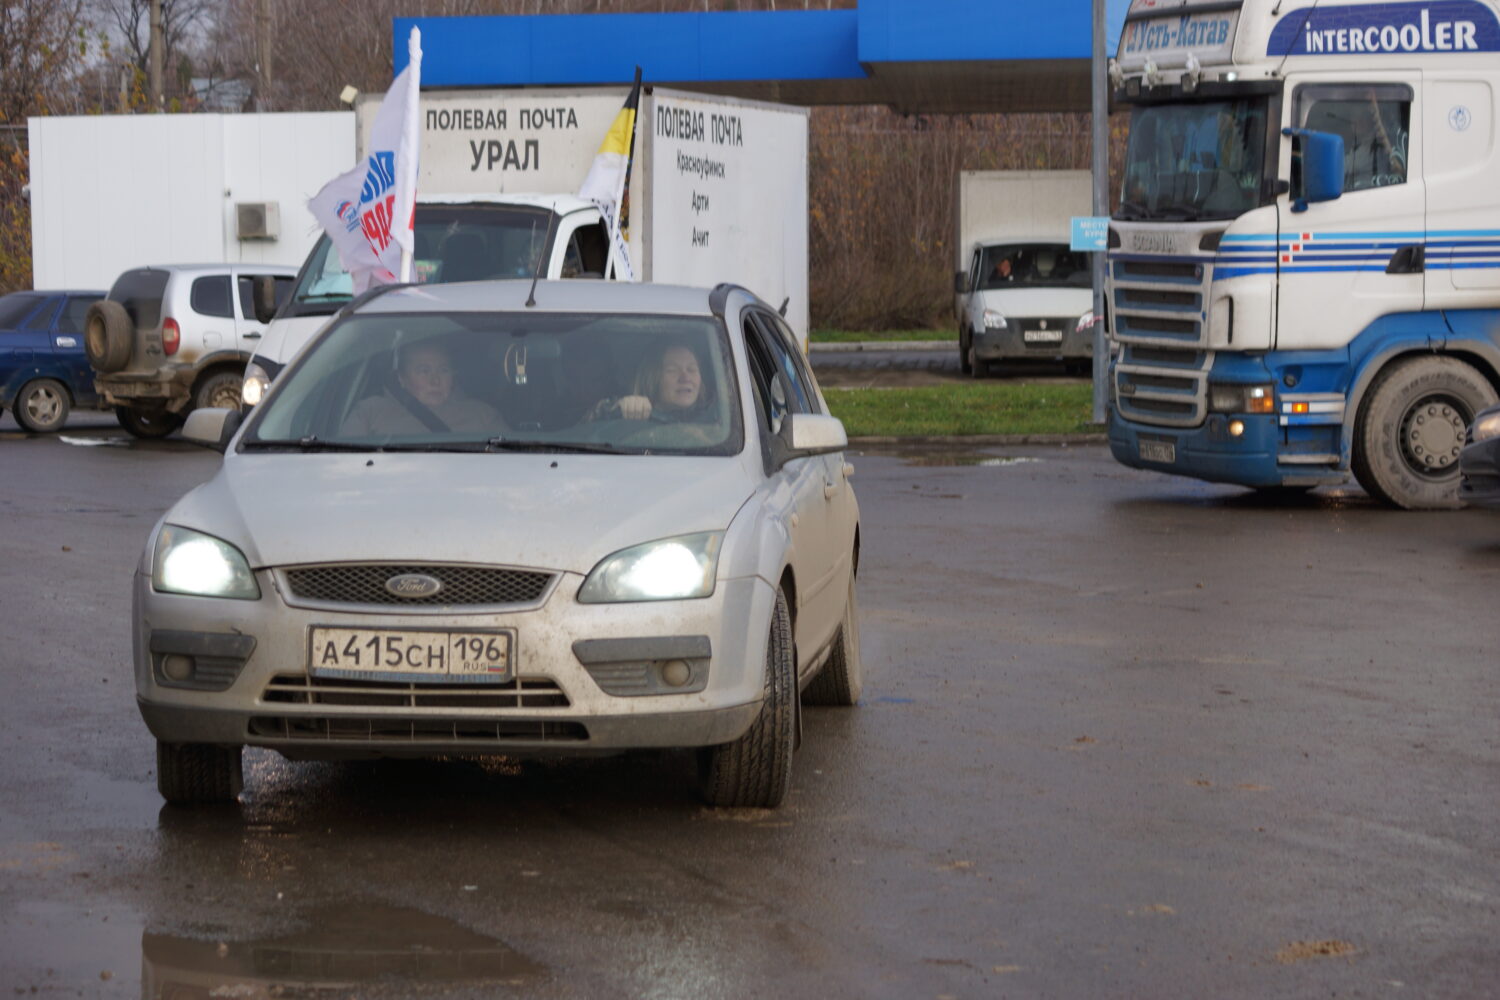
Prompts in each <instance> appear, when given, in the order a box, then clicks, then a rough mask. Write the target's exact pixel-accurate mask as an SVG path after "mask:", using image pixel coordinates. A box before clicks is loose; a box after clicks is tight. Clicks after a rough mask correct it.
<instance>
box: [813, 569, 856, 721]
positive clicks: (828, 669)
mask: <svg viewBox="0 0 1500 1000" xmlns="http://www.w3.org/2000/svg"><path fill="white" fill-rule="evenodd" d="M864 683H865V670H864V664H863V663H862V662H861V661H860V658H859V608H858V606H857V605H856V603H855V600H854V574H853V573H850V574H849V600H848V602H847V603H846V604H845V605H844V620H843V621H842V622H841V623H839V634H838V638H836V639H834V640H833V652H832V653H830V654H829V656H828V662H827V663H825V664H823V669H822V670H819V671H818V675H817V676H816V677H814V678H813V679H812V683H811V684H809V685H807V687H806V688H804V689H803V691H802V704H804V705H840V706H846V707H847V706H849V705H858V704H859V694H860V691H861V690H863V689H864Z"/></svg>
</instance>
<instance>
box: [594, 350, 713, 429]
mask: <svg viewBox="0 0 1500 1000" xmlns="http://www.w3.org/2000/svg"><path fill="white" fill-rule="evenodd" d="M710 396H711V394H710V393H709V392H708V391H707V389H706V388H705V387H704V385H703V372H702V367H701V366H700V365H699V363H698V355H697V354H696V353H695V352H694V351H693V349H692V348H690V347H685V346H683V345H681V344H677V345H673V346H671V347H668V348H666V349H665V350H663V351H662V352H661V354H660V356H658V357H656V358H648V359H647V360H646V361H644V362H643V363H642V364H641V367H640V368H639V369H638V370H637V371H636V375H635V383H634V385H633V391H632V393H631V395H629V396H621V397H620V398H618V399H606V400H603V401H601V402H600V403H599V405H598V406H596V407H595V408H594V414H595V417H596V419H597V418H599V417H606V418H607V417H611V416H614V415H615V414H614V412H613V411H618V414H619V416H620V417H622V418H624V419H625V420H647V419H650V418H653V417H654V418H655V419H656V420H659V421H668V422H677V421H683V420H701V419H705V417H706V413H707V410H708V408H709V403H710Z"/></svg>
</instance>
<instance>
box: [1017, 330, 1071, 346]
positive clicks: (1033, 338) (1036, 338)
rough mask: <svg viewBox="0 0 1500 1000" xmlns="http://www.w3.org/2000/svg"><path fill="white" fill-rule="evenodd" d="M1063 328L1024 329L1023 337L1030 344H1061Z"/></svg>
mask: <svg viewBox="0 0 1500 1000" xmlns="http://www.w3.org/2000/svg"><path fill="white" fill-rule="evenodd" d="M1062 335H1063V332H1062V331H1061V330H1022V331H1021V339H1022V340H1023V341H1025V342H1026V343H1028V344H1061V343H1062Z"/></svg>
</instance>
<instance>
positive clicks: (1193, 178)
mask: <svg viewBox="0 0 1500 1000" xmlns="http://www.w3.org/2000/svg"><path fill="white" fill-rule="evenodd" d="M1110 75H1111V80H1112V83H1113V86H1114V99H1115V101H1116V103H1117V104H1119V105H1123V106H1127V107H1129V108H1130V109H1131V125H1130V138H1129V143H1128V150H1127V153H1126V159H1125V164H1124V176H1123V182H1122V188H1121V191H1120V203H1119V207H1118V208H1117V210H1116V211H1115V214H1114V216H1113V219H1112V221H1111V226H1110V238H1109V253H1108V262H1109V266H1108V271H1107V293H1108V295H1109V298H1110V310H1109V311H1110V321H1111V336H1112V337H1113V339H1114V340H1115V341H1116V343H1117V344H1118V346H1119V354H1118V358H1117V360H1116V361H1114V362H1113V363H1112V365H1111V370H1110V376H1111V378H1110V390H1111V391H1110V406H1109V409H1110V413H1109V442H1110V449H1111V451H1112V452H1113V454H1114V456H1115V457H1116V459H1118V460H1119V461H1120V462H1123V463H1124V464H1126V465H1129V466H1134V467H1137V468H1146V469H1155V470H1158V471H1162V472H1170V473H1176V474H1179V475H1184V476H1192V477H1195V478H1198V479H1204V480H1210V481H1215V482H1226V483H1237V484H1241V485H1245V486H1251V487H1257V488H1266V489H1300V488H1308V487H1311V486H1315V485H1318V484H1323V483H1338V482H1342V481H1343V480H1345V479H1346V478H1347V476H1348V474H1349V472H1351V471H1352V472H1353V473H1354V475H1355V477H1356V478H1357V479H1358V480H1359V483H1360V485H1361V486H1363V487H1364V489H1365V490H1366V492H1368V493H1369V494H1371V495H1372V496H1374V497H1376V498H1378V499H1380V500H1382V501H1385V502H1387V503H1389V504H1392V505H1395V506H1398V507H1405V508H1441V507H1453V506H1457V505H1458V496H1457V487H1458V478H1459V477H1458V455H1459V451H1460V450H1461V448H1462V447H1463V443H1464V434H1465V429H1466V427H1467V426H1468V424H1469V423H1470V422H1471V421H1472V419H1473V417H1474V415H1475V413H1476V412H1478V411H1479V410H1481V409H1484V408H1485V407H1486V406H1489V405H1491V404H1492V403H1494V402H1495V401H1496V399H1497V395H1500V393H1497V389H1500V142H1497V134H1496V133H1497V123H1500V111H1497V104H1496V102H1497V99H1500V6H1497V0H1413V2H1391V3H1368V2H1366V3H1348V2H1330V0H1321V2H1319V0H1243V2H1222V0H1132V3H1131V6H1130V11H1129V13H1128V14H1127V18H1126V23H1125V29H1124V31H1123V33H1122V34H1121V38H1120V47H1119V51H1118V53H1117V56H1116V59H1115V60H1114V61H1113V63H1112V65H1111V68H1110Z"/></svg>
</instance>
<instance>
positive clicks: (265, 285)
mask: <svg viewBox="0 0 1500 1000" xmlns="http://www.w3.org/2000/svg"><path fill="white" fill-rule="evenodd" d="M250 303H251V305H252V306H253V307H254V309H255V321H256V322H257V323H269V322H271V320H273V319H275V318H276V279H275V278H273V277H271V276H270V275H269V274H261V275H257V276H256V278H255V280H254V282H253V283H252V284H251V286H250Z"/></svg>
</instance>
